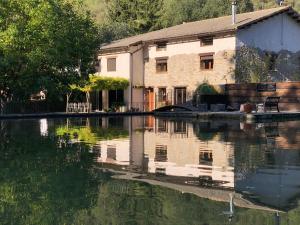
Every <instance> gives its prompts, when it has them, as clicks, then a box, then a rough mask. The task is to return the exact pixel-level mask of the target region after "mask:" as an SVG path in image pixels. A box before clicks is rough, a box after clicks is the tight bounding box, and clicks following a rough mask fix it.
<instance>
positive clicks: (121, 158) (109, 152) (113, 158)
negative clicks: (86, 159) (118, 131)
mask: <svg viewBox="0 0 300 225" xmlns="http://www.w3.org/2000/svg"><path fill="white" fill-rule="evenodd" d="M98 145H100V151H101V153H100V154H99V158H98V162H101V163H110V164H117V165H120V166H123V165H124V166H129V164H130V142H129V138H127V139H115V140H107V141H100V142H99V143H98Z"/></svg>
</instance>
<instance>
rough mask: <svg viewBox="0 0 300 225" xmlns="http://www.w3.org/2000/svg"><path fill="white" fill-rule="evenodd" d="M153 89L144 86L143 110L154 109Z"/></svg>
mask: <svg viewBox="0 0 300 225" xmlns="http://www.w3.org/2000/svg"><path fill="white" fill-rule="evenodd" d="M154 103H155V102H154V89H153V88H146V89H145V110H146V111H152V110H154V109H155V104H154Z"/></svg>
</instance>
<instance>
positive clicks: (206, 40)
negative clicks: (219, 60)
mask: <svg viewBox="0 0 300 225" xmlns="http://www.w3.org/2000/svg"><path fill="white" fill-rule="evenodd" d="M213 44H214V38H213V37H212V36H209V37H202V38H200V45H201V46H209V45H213Z"/></svg>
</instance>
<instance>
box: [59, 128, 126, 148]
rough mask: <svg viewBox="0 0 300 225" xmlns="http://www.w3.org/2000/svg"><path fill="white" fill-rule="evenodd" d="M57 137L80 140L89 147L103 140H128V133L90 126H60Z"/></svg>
mask: <svg viewBox="0 0 300 225" xmlns="http://www.w3.org/2000/svg"><path fill="white" fill-rule="evenodd" d="M55 133H56V135H57V136H60V137H65V138H66V137H68V138H70V139H71V140H78V141H80V142H84V143H85V144H88V145H95V144H96V143H97V142H98V141H101V140H112V139H118V138H127V137H128V135H129V134H128V131H126V130H121V129H114V128H107V129H104V128H96V129H92V128H91V127H89V126H86V127H78V126H60V127H58V128H57V129H56V132H55Z"/></svg>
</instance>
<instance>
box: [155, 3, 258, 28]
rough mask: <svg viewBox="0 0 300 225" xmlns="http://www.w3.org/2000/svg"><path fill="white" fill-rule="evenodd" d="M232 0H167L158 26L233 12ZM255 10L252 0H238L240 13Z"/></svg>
mask: <svg viewBox="0 0 300 225" xmlns="http://www.w3.org/2000/svg"><path fill="white" fill-rule="evenodd" d="M231 2H232V1H231V0H225V1H224V0H209V1H208V0H165V1H164V4H163V7H162V8H161V10H160V12H159V14H160V17H159V20H158V23H157V25H156V27H157V28H164V27H169V26H174V25H177V24H181V23H183V22H191V21H196V20H202V19H208V18H213V17H219V16H224V15H229V14H231ZM249 11H253V4H252V2H251V0H241V1H238V13H243V12H249Z"/></svg>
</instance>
